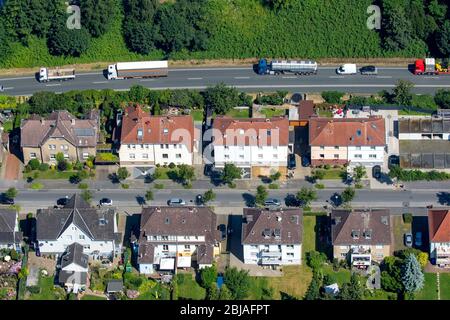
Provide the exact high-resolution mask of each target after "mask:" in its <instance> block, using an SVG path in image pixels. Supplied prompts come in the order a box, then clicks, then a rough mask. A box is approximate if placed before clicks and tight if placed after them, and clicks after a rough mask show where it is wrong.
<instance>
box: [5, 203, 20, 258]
mask: <svg viewBox="0 0 450 320" xmlns="http://www.w3.org/2000/svg"><path fill="white" fill-rule="evenodd" d="M22 237H23V234H22V232H21V231H19V214H18V213H17V211H16V210H14V209H6V208H5V209H4V208H0V249H14V250H16V251H18V252H20V246H21V243H22Z"/></svg>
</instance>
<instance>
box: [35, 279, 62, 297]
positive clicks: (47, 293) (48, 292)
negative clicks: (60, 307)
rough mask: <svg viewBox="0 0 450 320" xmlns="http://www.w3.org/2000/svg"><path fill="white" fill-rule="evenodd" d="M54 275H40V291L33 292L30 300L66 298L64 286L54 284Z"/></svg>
mask: <svg viewBox="0 0 450 320" xmlns="http://www.w3.org/2000/svg"><path fill="white" fill-rule="evenodd" d="M53 282H54V277H46V276H40V277H39V284H38V286H39V287H40V288H41V292H40V293H32V294H31V295H30V297H29V300H64V299H65V298H66V293H65V291H64V289H63V288H60V287H55V286H54V285H53Z"/></svg>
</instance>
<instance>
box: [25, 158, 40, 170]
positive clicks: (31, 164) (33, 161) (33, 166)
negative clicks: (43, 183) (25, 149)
mask: <svg viewBox="0 0 450 320" xmlns="http://www.w3.org/2000/svg"><path fill="white" fill-rule="evenodd" d="M40 164H41V163H40V162H39V160H38V159H31V160H30V161H28V166H29V167H30V169H31V170H37V169H39V165H40Z"/></svg>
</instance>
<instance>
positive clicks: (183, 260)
mask: <svg viewBox="0 0 450 320" xmlns="http://www.w3.org/2000/svg"><path fill="white" fill-rule="evenodd" d="M177 267H178V268H190V267H191V257H190V256H188V257H187V256H186V257H178V263H177Z"/></svg>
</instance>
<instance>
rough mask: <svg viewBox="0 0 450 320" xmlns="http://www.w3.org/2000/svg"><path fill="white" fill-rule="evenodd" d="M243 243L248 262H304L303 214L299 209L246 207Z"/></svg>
mask: <svg viewBox="0 0 450 320" xmlns="http://www.w3.org/2000/svg"><path fill="white" fill-rule="evenodd" d="M243 218H244V219H243V223H242V238H241V239H242V245H243V251H244V263H245V264H259V265H265V266H270V265H273V266H280V265H296V264H301V263H302V234H303V231H302V230H303V214H302V211H301V210H300V209H279V210H266V209H255V208H245V209H244V216H243Z"/></svg>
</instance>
